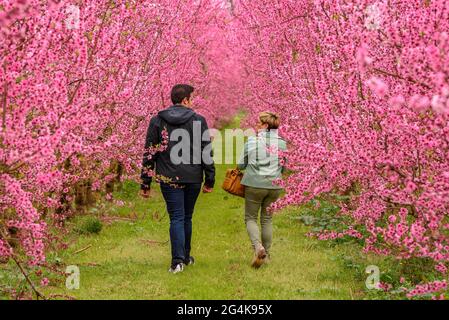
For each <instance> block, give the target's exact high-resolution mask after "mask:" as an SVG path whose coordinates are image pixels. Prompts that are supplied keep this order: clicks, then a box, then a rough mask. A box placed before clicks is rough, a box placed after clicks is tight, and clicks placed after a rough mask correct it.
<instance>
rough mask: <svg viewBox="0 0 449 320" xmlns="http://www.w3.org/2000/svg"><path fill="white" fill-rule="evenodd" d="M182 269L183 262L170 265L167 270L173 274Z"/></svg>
mask: <svg viewBox="0 0 449 320" xmlns="http://www.w3.org/2000/svg"><path fill="white" fill-rule="evenodd" d="M183 271H184V264H183V263H178V264H177V265H175V266H172V267H171V268H170V269H169V270H168V272H170V273H173V274H175V273H179V272H183Z"/></svg>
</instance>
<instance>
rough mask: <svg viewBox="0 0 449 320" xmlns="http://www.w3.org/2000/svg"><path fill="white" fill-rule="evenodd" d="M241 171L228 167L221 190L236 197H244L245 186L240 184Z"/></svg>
mask: <svg viewBox="0 0 449 320" xmlns="http://www.w3.org/2000/svg"><path fill="white" fill-rule="evenodd" d="M242 178H243V172H241V171H240V170H239V169H228V170H227V171H226V177H225V180H224V182H223V186H222V188H223V190H225V191H226V192H229V193H230V194H232V195H235V196H238V197H242V198H244V197H245V186H244V185H242V183H241V182H242Z"/></svg>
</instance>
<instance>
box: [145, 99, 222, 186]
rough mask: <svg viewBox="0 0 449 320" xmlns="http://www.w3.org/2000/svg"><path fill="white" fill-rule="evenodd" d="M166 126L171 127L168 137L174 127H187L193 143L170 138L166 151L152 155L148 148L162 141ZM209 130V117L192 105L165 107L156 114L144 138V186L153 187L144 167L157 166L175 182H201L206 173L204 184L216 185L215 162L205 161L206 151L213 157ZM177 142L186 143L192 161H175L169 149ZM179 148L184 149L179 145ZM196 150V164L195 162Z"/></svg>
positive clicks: (165, 175)
mask: <svg viewBox="0 0 449 320" xmlns="http://www.w3.org/2000/svg"><path fill="white" fill-rule="evenodd" d="M194 126H196V128H200V131H199V130H197V129H196V132H197V134H196V136H194ZM165 128H166V129H167V131H168V137H170V135H171V134H172V132H173V131H174V130H175V129H185V130H186V132H187V133H188V134H189V135H188V137H190V143H188V142H189V141H188V140H187V139H185V138H181V137H179V138H178V141H168V148H167V149H166V150H165V151H162V152H157V153H156V154H155V155H153V156H152V157H151V156H149V153H148V148H150V147H154V146H157V145H160V144H161V143H162V140H163V138H162V131H163V130H164V129H165ZM206 130H208V126H207V122H206V119H205V118H204V117H203V116H201V115H199V114H197V113H195V112H194V111H193V110H192V109H190V108H187V107H185V106H183V105H180V104H178V105H174V106H171V107H169V108H167V109H165V110H162V111H160V112H159V113H158V114H157V115H156V116H155V117H153V118H152V119H151V121H150V125H149V127H148V131H147V137H146V141H145V153H144V155H143V161H142V172H141V178H142V185H141V188H142V189H143V190H148V189H150V185H151V181H152V178H151V177H150V176H149V175H148V173H147V172H146V171H147V170H145V168H147V169H151V170H154V167H156V174H157V175H158V176H162V177H163V178H169V179H171V182H174V183H202V182H203V175H204V183H205V185H206V186H207V187H209V188H213V186H214V184H215V166H214V163H213V161H209V162H208V161H204V160H205V158H203V156H202V155H203V152H204V153H205V154H207V153H208V155H209V156H210V158H212V146H211V139H210V135H209V133H208V132H206V133H205V131H206ZM199 132H200V133H201V134H199ZM194 139H196V143H193V140H194ZM203 140H204V141H203ZM179 141H180V142H179ZM178 143H180V144H185V143H187V145H188V147H189V149H188V150H189V152H190V158H189V159H190V161H188V163H180V164H174V163H172V161H171V159H170V152H171V150H172V148H173V147H174V146H175V145H177V144H178ZM195 146H198V147H199V148H201V150H198V149H199V148H195ZM178 148H179V149H181V147H180V146H179V145H178ZM194 153H195V158H196V164H194V162H193V159H194ZM184 156H186V155H184Z"/></svg>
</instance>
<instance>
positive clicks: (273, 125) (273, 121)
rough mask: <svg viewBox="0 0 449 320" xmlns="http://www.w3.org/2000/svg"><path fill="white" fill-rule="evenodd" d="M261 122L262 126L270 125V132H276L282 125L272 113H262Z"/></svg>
mask: <svg viewBox="0 0 449 320" xmlns="http://www.w3.org/2000/svg"><path fill="white" fill-rule="evenodd" d="M259 120H260V122H261V123H262V124H268V130H276V129H278V128H279V126H280V125H281V120H280V119H279V116H278V115H277V114H274V113H272V112H261V113H260V114H259Z"/></svg>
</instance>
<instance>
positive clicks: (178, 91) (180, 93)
mask: <svg viewBox="0 0 449 320" xmlns="http://www.w3.org/2000/svg"><path fill="white" fill-rule="evenodd" d="M193 91H195V88H194V87H192V86H189V85H188V84H177V85H176V86H174V87H173V89H171V101H172V102H173V104H180V103H181V102H182V100H184V99H185V98H187V99H188V100H190V96H191V94H192V93H193Z"/></svg>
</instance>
